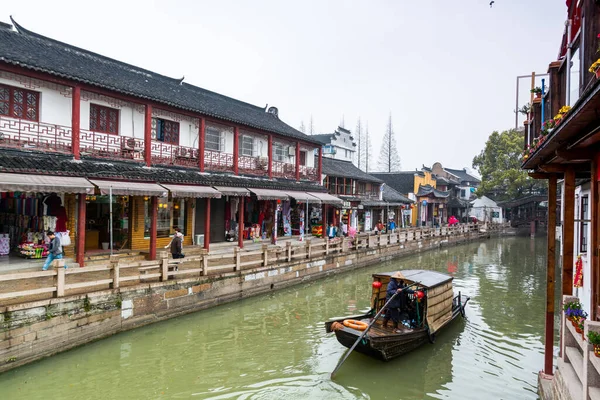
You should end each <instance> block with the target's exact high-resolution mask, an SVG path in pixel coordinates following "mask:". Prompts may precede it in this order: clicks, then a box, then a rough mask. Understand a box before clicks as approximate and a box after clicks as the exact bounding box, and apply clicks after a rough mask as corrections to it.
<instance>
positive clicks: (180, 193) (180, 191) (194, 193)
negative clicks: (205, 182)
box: [160, 184, 221, 199]
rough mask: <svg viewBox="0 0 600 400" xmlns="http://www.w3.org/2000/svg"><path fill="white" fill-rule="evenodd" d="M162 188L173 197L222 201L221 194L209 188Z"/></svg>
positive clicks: (165, 186) (166, 186) (186, 186)
mask: <svg viewBox="0 0 600 400" xmlns="http://www.w3.org/2000/svg"><path fill="white" fill-rule="evenodd" d="M160 186H162V187H164V188H165V189H168V190H169V192H171V196H173V197H193V198H211V199H220V198H221V192H219V191H218V190H216V189H213V188H211V187H209V186H188V185H167V184H161V185H160Z"/></svg>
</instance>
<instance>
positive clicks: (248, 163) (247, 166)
mask: <svg viewBox="0 0 600 400" xmlns="http://www.w3.org/2000/svg"><path fill="white" fill-rule="evenodd" d="M268 169H269V159H268V158H267V157H248V156H240V157H239V158H238V170H239V172H240V173H243V174H251V175H266V173H267V170H268Z"/></svg>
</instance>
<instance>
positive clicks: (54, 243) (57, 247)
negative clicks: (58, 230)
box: [48, 235, 63, 256]
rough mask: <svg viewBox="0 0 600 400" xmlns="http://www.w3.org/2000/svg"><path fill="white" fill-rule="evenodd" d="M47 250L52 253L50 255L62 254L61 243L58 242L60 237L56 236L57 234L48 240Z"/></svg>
mask: <svg viewBox="0 0 600 400" xmlns="http://www.w3.org/2000/svg"><path fill="white" fill-rule="evenodd" d="M48 252H49V253H52V255H54V256H58V255H59V254H62V252H63V249H62V244H61V243H60V238H59V237H58V235H55V236H54V239H52V240H51V241H50V247H48Z"/></svg>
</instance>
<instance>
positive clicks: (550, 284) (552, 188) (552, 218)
mask: <svg viewBox="0 0 600 400" xmlns="http://www.w3.org/2000/svg"><path fill="white" fill-rule="evenodd" d="M556 181H557V179H556V175H552V176H551V177H550V178H549V179H548V233H547V235H548V236H547V239H548V254H547V258H546V266H547V268H546V274H547V275H546V327H545V335H544V336H545V343H544V373H545V374H546V375H552V373H553V371H552V359H553V355H554V353H553V351H554V350H553V345H554V275H555V260H556Z"/></svg>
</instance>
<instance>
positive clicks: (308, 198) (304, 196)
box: [285, 190, 321, 203]
mask: <svg viewBox="0 0 600 400" xmlns="http://www.w3.org/2000/svg"><path fill="white" fill-rule="evenodd" d="M285 194H287V195H288V196H290V197H291V198H293V199H296V201H297V202H299V203H321V200H320V199H319V198H317V197H315V196H313V195H310V194H308V193H306V192H296V191H291V190H286V191H285Z"/></svg>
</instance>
